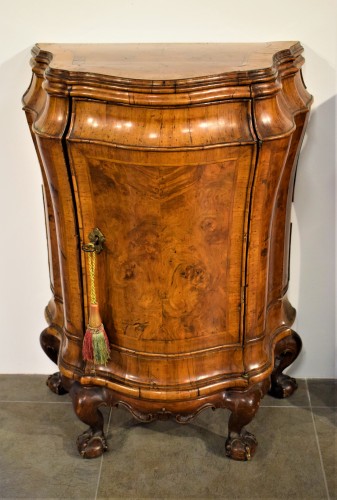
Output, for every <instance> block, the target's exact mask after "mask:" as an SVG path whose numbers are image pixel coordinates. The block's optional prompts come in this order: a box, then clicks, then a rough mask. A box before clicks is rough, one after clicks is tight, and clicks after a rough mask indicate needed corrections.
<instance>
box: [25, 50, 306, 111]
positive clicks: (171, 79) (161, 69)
mask: <svg viewBox="0 0 337 500" xmlns="http://www.w3.org/2000/svg"><path fill="white" fill-rule="evenodd" d="M302 51H303V49H302V46H301V45H300V43H299V42H291V41H290V42H273V43H235V44H234V43H226V44H224V43H219V44H218V43H193V44H175V43H174V44H162V43H155V44H148V43H146V44H143V43H142V44H45V43H41V44H37V45H35V47H34V49H33V56H34V59H33V71H34V70H35V71H36V72H39V71H41V69H42V67H44V68H43V70H46V71H45V73H44V76H45V78H46V79H47V80H48V82H49V85H47V86H46V87H45V88H46V89H47V91H48V92H49V93H58V94H60V93H62V86H61V85H60V83H61V82H62V83H63V84H64V85H65V87H64V89H63V92H64V93H69V91H70V94H73V95H83V96H87V97H92V96H93V89H95V92H96V94H97V96H96V94H95V97H97V98H103V99H104V98H107V99H108V100H110V99H109V98H111V100H117V95H116V91H117V90H118V89H119V90H121V91H123V90H124V91H125V90H126V88H127V89H128V90H129V91H130V90H134V91H135V92H137V93H147V94H149V93H154V94H162V93H165V94H167V93H168V94H179V93H184V92H185V93H186V92H192V93H193V92H197V94H198V91H203V94H205V90H207V89H208V90H209V92H207V95H204V96H203V97H201V96H200V95H199V96H198V95H194V96H192V101H193V102H194V101H195V100H197V101H198V100H199V99H201V101H200V102H205V101H206V100H208V101H210V100H211V101H212V100H214V99H217V98H219V95H218V93H217V92H216V93H215V94H214V96H213V97H212V92H214V89H215V88H219V87H221V88H222V89H224V88H226V89H227V92H225V95H222V94H221V96H220V97H222V98H230V97H231V96H232V97H237V98H238V97H252V96H260V95H263V94H265V93H267V94H269V95H270V94H271V93H274V92H275V91H277V90H279V86H276V87H278V88H276V87H275V83H274V85H272V87H270V86H269V87H268V86H267V87H268V88H267V87H266V86H264V87H263V88H260V87H261V86H258V87H259V88H256V89H255V92H253V93H252V89H251V88H250V85H251V84H254V83H255V84H258V83H260V82H275V80H276V79H277V77H278V75H279V74H280V73H282V75H283V74H284V73H287V74H288V73H289V72H294V70H295V71H298V68H299V66H301V64H302V62H303V58H302V56H301V53H302ZM34 66H35V68H34ZM41 66H42V67H41ZM81 85H82V87H81ZM84 85H85V86H86V88H84ZM88 85H89V87H88ZM104 90H105V92H104ZM107 90H109V91H110V93H107ZM181 97H182V96H181ZM118 100H122V101H123V96H122V95H119V96H118ZM136 101H137V99H136ZM186 102H188V101H187V100H186ZM130 103H131V102H130ZM184 103H185V102H181V103H180V102H176V101H172V104H184ZM132 104H142V102H132ZM158 104H160V102H158ZM166 104H168V102H166Z"/></svg>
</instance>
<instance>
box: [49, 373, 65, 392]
mask: <svg viewBox="0 0 337 500" xmlns="http://www.w3.org/2000/svg"><path fill="white" fill-rule="evenodd" d="M46 384H47V386H48V387H49V389H50V390H51V391H52V392H54V393H55V394H58V395H59V396H63V394H67V392H68V391H67V390H66V389H65V388H64V387H63V385H62V380H61V374H60V372H56V373H53V375H50V376H49V377H48V378H47V381H46Z"/></svg>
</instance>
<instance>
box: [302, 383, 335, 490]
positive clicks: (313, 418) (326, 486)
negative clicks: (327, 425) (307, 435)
mask: <svg viewBox="0 0 337 500" xmlns="http://www.w3.org/2000/svg"><path fill="white" fill-rule="evenodd" d="M305 384H306V387H307V394H308V399H309V403H310V408H311V418H312V423H313V426H314V431H315V437H316V444H317V448H318V454H319V458H320V461H321V467H322V473H323V479H324V484H325V489H326V494H327V499H328V500H330V493H329V487H328V482H327V480H326V474H325V469H324V464H323V457H322V452H321V447H320V444H319V438H318V434H317V429H316V423H315V417H314V414H313V411H312V409H313V407H312V405H311V397H310V392H309V386H308V381H307V379H305ZM314 408H319V407H317V406H315V407H314ZM325 408H326V407H325Z"/></svg>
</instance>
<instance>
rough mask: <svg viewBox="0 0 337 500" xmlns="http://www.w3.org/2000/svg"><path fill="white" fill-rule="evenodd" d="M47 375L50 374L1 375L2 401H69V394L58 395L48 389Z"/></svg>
mask: <svg viewBox="0 0 337 500" xmlns="http://www.w3.org/2000/svg"><path fill="white" fill-rule="evenodd" d="M55 368H56V367H55ZM55 371H56V370H55ZM47 377H48V375H0V401H27V402H28V401H36V402H37V401H41V402H47V401H50V402H52V403H60V402H63V403H64V402H68V403H69V402H70V399H69V397H68V396H67V395H66V396H58V395H57V394H54V393H53V392H51V391H50V389H48V387H47V386H46V380H47Z"/></svg>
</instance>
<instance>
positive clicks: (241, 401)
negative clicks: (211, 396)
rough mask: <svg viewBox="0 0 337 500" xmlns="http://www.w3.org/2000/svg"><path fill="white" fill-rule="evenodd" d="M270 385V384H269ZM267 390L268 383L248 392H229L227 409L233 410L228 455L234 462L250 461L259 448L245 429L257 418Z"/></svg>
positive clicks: (227, 443) (254, 439) (229, 424)
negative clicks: (256, 415)
mask: <svg viewBox="0 0 337 500" xmlns="http://www.w3.org/2000/svg"><path fill="white" fill-rule="evenodd" d="M268 385H269V384H268ZM266 390H267V383H266V381H265V382H263V383H261V384H256V385H255V386H253V387H251V388H250V389H248V390H246V391H232V392H231V391H228V392H227V393H226V395H225V400H226V405H225V406H226V408H229V409H230V410H231V412H232V413H231V416H230V418H229V422H228V438H227V441H226V455H227V456H228V457H230V458H233V459H234V460H250V459H251V458H252V456H253V455H254V453H255V451H256V448H257V440H256V438H255V436H254V435H253V434H251V433H250V432H248V431H247V430H246V429H245V426H246V425H247V424H249V423H250V422H251V420H252V419H253V417H254V416H255V414H256V412H257V410H258V408H259V405H260V401H261V399H262V397H263V396H264V394H265V392H266Z"/></svg>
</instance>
